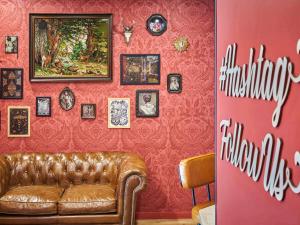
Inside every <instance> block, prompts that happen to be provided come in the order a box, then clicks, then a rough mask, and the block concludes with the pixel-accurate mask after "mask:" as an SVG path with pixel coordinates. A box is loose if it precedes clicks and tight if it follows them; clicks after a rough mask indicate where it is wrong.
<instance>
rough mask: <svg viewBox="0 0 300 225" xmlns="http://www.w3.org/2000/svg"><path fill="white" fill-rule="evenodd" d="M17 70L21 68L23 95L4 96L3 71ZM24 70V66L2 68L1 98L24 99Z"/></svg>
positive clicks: (0, 80)
mask: <svg viewBox="0 0 300 225" xmlns="http://www.w3.org/2000/svg"><path fill="white" fill-rule="evenodd" d="M5 70H6V71H15V70H20V71H21V96H20V97H5V96H3V85H2V84H3V71H5ZM23 80H24V70H23V69H22V68H1V79H0V82H1V83H0V99H10V100H12V99H23V92H24V88H23V84H24V81H23Z"/></svg>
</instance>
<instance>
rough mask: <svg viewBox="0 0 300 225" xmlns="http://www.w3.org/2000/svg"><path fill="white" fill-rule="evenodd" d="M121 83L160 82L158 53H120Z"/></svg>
mask: <svg viewBox="0 0 300 225" xmlns="http://www.w3.org/2000/svg"><path fill="white" fill-rule="evenodd" d="M120 65H121V66H120V69H121V73H120V74H121V79H120V80H121V84H122V85H141V84H149V85H151V84H160V55H159V54H121V56H120Z"/></svg>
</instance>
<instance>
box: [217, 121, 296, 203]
mask: <svg viewBox="0 0 300 225" xmlns="http://www.w3.org/2000/svg"><path fill="white" fill-rule="evenodd" d="M230 127H231V119H228V120H222V121H221V123H220V128H221V132H222V141H221V153H220V158H221V160H224V158H225V160H226V161H227V162H229V163H230V164H232V165H233V166H234V167H237V168H239V169H240V171H241V172H245V173H247V175H248V176H249V177H250V178H252V180H253V181H255V182H257V181H258V180H259V178H260V177H261V176H263V184H264V189H265V191H266V192H269V194H270V195H271V196H272V197H275V198H276V199H277V200H278V201H282V200H283V198H284V195H285V191H286V189H287V188H290V189H291V191H292V192H293V193H295V194H299V193H300V183H299V184H298V185H295V184H294V183H293V181H292V177H291V174H292V172H291V169H290V168H289V167H288V166H287V163H286V161H285V160H284V159H282V158H281V157H280V152H281V149H282V140H281V139H280V138H277V139H276V140H274V137H273V136H272V135H271V134H270V133H267V134H266V135H265V137H264V139H263V140H262V144H261V147H260V148H259V147H257V146H255V145H254V143H253V142H249V141H248V140H247V139H243V137H242V132H243V125H242V124H240V123H235V126H234V132H233V133H230V132H229V131H228V128H230ZM294 164H295V166H298V167H299V166H300V153H299V151H296V152H295V154H294ZM299 169H300V168H299Z"/></svg>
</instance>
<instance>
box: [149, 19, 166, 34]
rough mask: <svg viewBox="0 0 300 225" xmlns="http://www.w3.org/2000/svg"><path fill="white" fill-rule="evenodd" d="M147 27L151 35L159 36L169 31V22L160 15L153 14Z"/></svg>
mask: <svg viewBox="0 0 300 225" xmlns="http://www.w3.org/2000/svg"><path fill="white" fill-rule="evenodd" d="M146 27H147V30H148V31H149V33H150V34H152V35H154V36H159V35H162V34H163V33H164V32H165V31H166V30H167V20H166V19H165V17H163V16H162V15H160V14H153V15H151V16H150V17H149V18H148V19H147V22H146Z"/></svg>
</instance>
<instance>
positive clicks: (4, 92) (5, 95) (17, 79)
mask: <svg viewBox="0 0 300 225" xmlns="http://www.w3.org/2000/svg"><path fill="white" fill-rule="evenodd" d="M0 97H1V98H2V99H22V98H23V69H19V68H2V69H1V85H0Z"/></svg>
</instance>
